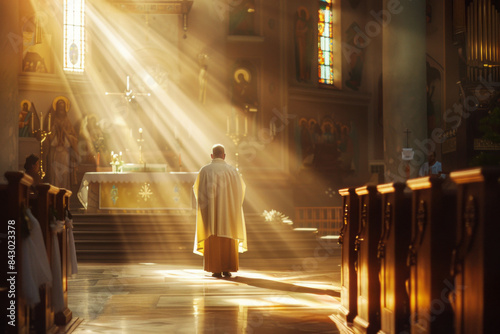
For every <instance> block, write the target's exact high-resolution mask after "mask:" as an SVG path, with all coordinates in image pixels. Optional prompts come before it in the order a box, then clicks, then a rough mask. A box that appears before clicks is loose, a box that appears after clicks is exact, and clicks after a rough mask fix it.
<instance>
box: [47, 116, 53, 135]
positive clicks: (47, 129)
mask: <svg viewBox="0 0 500 334" xmlns="http://www.w3.org/2000/svg"><path fill="white" fill-rule="evenodd" d="M51 116H52V113H49V128H48V129H47V131H50V118H51Z"/></svg>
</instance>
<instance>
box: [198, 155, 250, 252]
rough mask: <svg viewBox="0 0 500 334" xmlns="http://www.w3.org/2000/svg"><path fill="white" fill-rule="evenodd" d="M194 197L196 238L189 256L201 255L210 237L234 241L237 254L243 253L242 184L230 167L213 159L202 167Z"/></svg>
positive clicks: (244, 231) (243, 193)
mask: <svg viewBox="0 0 500 334" xmlns="http://www.w3.org/2000/svg"><path fill="white" fill-rule="evenodd" d="M193 191H194V195H195V197H196V236H195V240H194V250H193V252H194V253H196V254H199V255H204V251H205V241H206V240H207V239H208V238H209V237H210V236H217V237H225V238H230V239H234V240H236V242H237V243H238V251H239V252H240V253H243V252H246V251H247V237H246V226H245V218H244V216H243V207H242V205H243V199H244V197H245V183H244V181H243V179H242V178H241V176H240V174H239V173H238V171H237V170H236V168H234V167H233V166H231V165H229V164H227V163H226V162H225V161H224V160H223V159H220V158H216V159H213V160H212V162H211V163H210V164H208V165H206V166H203V167H202V168H201V169H200V172H199V173H198V177H197V178H196V181H195V183H194V185H193Z"/></svg>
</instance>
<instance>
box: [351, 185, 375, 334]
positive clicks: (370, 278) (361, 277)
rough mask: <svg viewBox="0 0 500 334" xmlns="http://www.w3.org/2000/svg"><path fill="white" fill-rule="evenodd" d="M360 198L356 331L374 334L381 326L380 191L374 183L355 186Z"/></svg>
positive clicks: (356, 247) (357, 236)
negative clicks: (378, 249) (378, 257)
mask: <svg viewBox="0 0 500 334" xmlns="http://www.w3.org/2000/svg"><path fill="white" fill-rule="evenodd" d="M356 194H357V195H358V198H359V229H358V234H357V235H356V241H355V250H356V251H357V254H358V257H357V265H356V266H355V268H356V269H357V279H358V286H357V303H358V315H357V316H356V317H355V318H354V322H353V326H354V331H355V332H356V333H366V334H375V333H377V332H378V330H379V329H380V282H379V278H378V275H379V268H380V265H379V261H378V259H377V247H378V242H379V239H380V230H381V228H380V225H381V223H380V218H381V214H380V212H381V210H380V208H381V206H380V194H379V193H378V191H377V187H376V186H371V185H370V186H364V187H360V188H356Z"/></svg>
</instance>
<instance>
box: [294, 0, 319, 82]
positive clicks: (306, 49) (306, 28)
mask: <svg viewBox="0 0 500 334" xmlns="http://www.w3.org/2000/svg"><path fill="white" fill-rule="evenodd" d="M314 33H315V31H314V29H313V23H312V19H311V16H310V15H309V11H308V10H307V8H305V7H304V6H300V7H299V8H297V11H296V12H295V26H294V36H295V68H296V78H297V81H298V82H310V81H311V66H312V60H313V57H314Z"/></svg>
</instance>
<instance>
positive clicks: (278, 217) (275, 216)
mask: <svg viewBox="0 0 500 334" xmlns="http://www.w3.org/2000/svg"><path fill="white" fill-rule="evenodd" d="M262 216H264V218H265V220H266V221H267V222H275V223H289V222H290V219H289V218H288V216H286V215H285V214H283V213H281V212H279V211H276V210H271V211H267V210H264V212H263V213H262Z"/></svg>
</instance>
